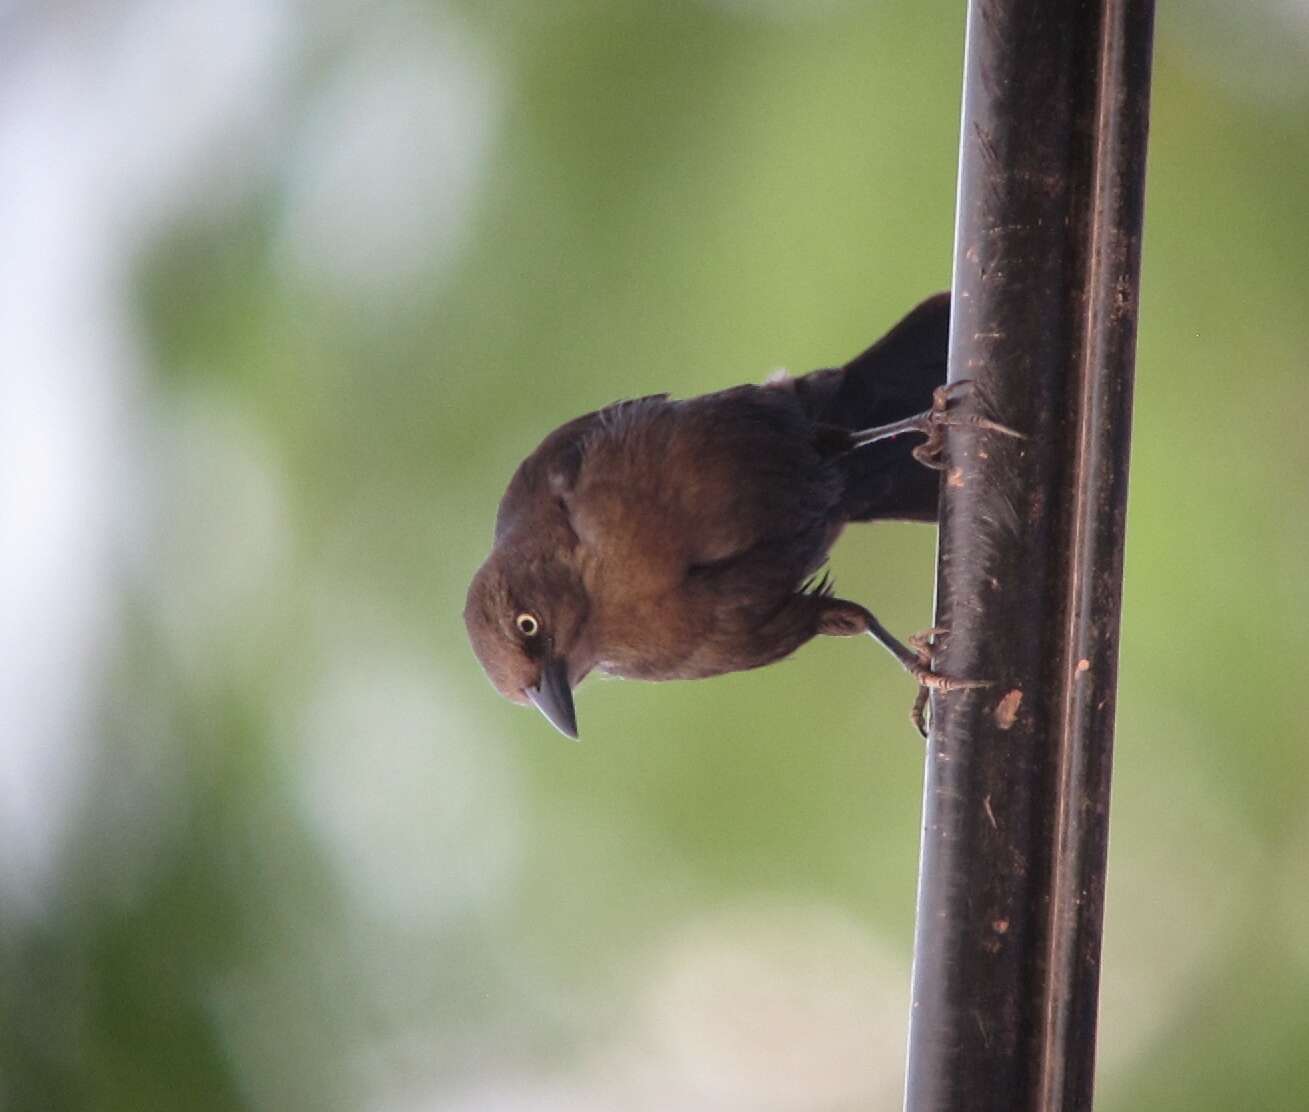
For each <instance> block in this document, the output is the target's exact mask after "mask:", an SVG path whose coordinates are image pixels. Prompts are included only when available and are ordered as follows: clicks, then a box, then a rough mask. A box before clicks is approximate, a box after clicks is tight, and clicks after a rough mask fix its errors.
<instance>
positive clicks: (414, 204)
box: [0, 0, 497, 911]
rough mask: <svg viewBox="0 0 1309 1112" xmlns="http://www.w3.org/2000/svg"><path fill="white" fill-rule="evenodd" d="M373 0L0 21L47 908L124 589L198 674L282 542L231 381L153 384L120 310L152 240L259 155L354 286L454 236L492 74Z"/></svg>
mask: <svg viewBox="0 0 1309 1112" xmlns="http://www.w3.org/2000/svg"><path fill="white" fill-rule="evenodd" d="M367 7H368V6H367V5H362V6H358V5H349V4H324V5H313V4H296V3H291V2H287V0H200V2H194V3H186V4H174V3H170V2H168V0H137V2H123V3H115V4H110V5H106V4H98V3H89V2H70V3H51V4H47V3H32V4H26V5H24V4H14V5H9V6H8V7H7V9H6V10H5V12H4V13H3V15H2V16H0V19H3V26H0V38H2V39H3V53H4V65H3V67H0V243H2V244H3V253H4V258H3V265H2V266H0V337H2V338H3V345H4V359H3V369H2V373H0V660H3V662H4V667H3V668H2V669H0V716H2V717H0V740H2V742H3V744H2V745H0V898H2V899H3V902H4V903H5V905H6V906H7V907H8V908H10V909H20V908H27V909H28V910H29V911H39V910H40V909H41V907H42V906H43V905H44V904H45V902H46V897H47V895H48V889H49V886H50V884H51V883H52V878H53V876H54V874H55V872H56V870H57V869H58V867H59V863H60V855H61V851H62V847H63V845H64V841H65V839H66V835H67V831H68V829H69V827H70V824H71V823H72V822H73V821H74V820H75V817H76V814H77V811H78V808H79V805H80V804H81V803H82V792H83V790H84V787H85V781H86V775H87V770H88V768H89V766H90V763H91V762H92V761H93V760H94V758H95V752H96V747H97V741H98V738H97V718H98V715H99V713H100V711H101V710H102V708H103V705H104V700H105V699H106V697H107V691H106V686H105V668H106V666H107V662H108V658H109V656H110V653H111V651H112V649H113V646H114V644H115V640H116V637H117V636H118V632H119V631H118V628H117V623H118V622H119V621H120V619H121V617H122V614H121V612H120V605H119V599H120V595H119V592H120V591H121V590H122V589H123V588H124V586H125V585H134V586H135V587H136V588H138V589H142V590H143V591H144V593H145V595H146V601H147V602H148V603H150V604H152V605H155V606H157V607H158V610H157V617H158V619H159V621H160V623H161V627H162V629H163V630H164V632H165V635H166V636H168V638H169V641H170V645H171V648H172V650H173V651H174V652H175V654H176V657H177V663H178V665H179V667H181V668H182V670H183V672H188V671H189V672H190V673H191V674H192V675H198V674H203V672H204V670H205V668H206V667H208V666H210V665H211V664H212V661H206V660H188V657H191V656H194V654H195V653H197V652H202V653H211V654H212V653H215V652H222V651H224V650H230V649H231V648H232V647H233V639H234V638H239V637H240V636H241V634H242V631H243V630H244V629H246V628H247V626H248V623H249V622H252V621H253V622H255V623H256V624H258V623H259V622H260V621H261V620H262V619H264V618H265V616H266V613H267V611H266V606H267V602H268V597H269V594H270V590H272V585H273V584H275V583H276V582H277V581H278V580H279V579H280V577H281V576H282V574H283V572H284V571H285V559H286V557H287V554H288V552H289V551H290V549H291V548H292V546H293V543H294V542H293V538H292V537H291V536H290V535H289V534H290V528H291V527H290V524H289V520H288V516H287V507H286V506H285V504H284V502H283V499H282V495H281V489H282V487H283V486H284V480H283V479H282V477H281V475H280V469H279V463H278V460H277V455H276V451H275V449H274V447H273V446H272V444H271V443H270V442H269V441H268V439H267V437H266V436H265V435H263V434H262V433H261V432H260V431H259V430H258V429H257V427H256V426H255V425H254V424H253V423H252V422H251V421H250V419H249V417H248V416H247V415H246V414H245V413H244V412H243V411H242V408H241V405H240V403H239V402H238V401H237V400H236V399H235V398H233V397H228V396H225V395H224V392H223V391H222V389H221V388H218V387H215V388H214V389H213V390H211V391H207V392H206V393H205V394H204V395H203V396H195V397H190V398H188V397H186V396H185V395H183V396H180V397H177V396H175V397H173V398H172V399H171V400H170V401H168V402H166V403H165V404H160V403H159V401H158V400H157V398H156V397H155V396H154V391H153V390H152V380H153V379H154V378H155V376H157V375H158V374H160V373H161V372H164V371H166V370H167V368H160V367H156V366H152V365H151V362H150V360H151V357H150V354H149V352H148V350H147V346H146V345H145V343H144V342H143V338H142V336H141V335H140V333H139V322H138V321H137V320H136V319H135V318H134V315H133V309H134V306H133V302H132V296H133V288H132V283H133V278H134V267H135V266H136V265H137V263H138V261H139V260H140V259H141V257H142V255H143V254H144V253H145V252H146V251H148V250H149V249H150V248H151V247H152V246H153V245H154V244H156V243H157V242H158V241H159V239H160V237H162V236H163V235H165V234H166V233H167V232H168V231H169V230H170V229H171V228H172V227H174V226H175V225H177V224H179V223H181V222H191V223H195V222H201V223H203V222H205V221H208V220H213V219H216V218H217V217H218V216H219V214H221V213H223V212H225V211H227V209H228V208H229V207H230V206H232V205H234V204H237V203H240V202H242V201H244V200H246V199H247V198H248V196H249V195H250V194H251V193H252V192H253V191H255V190H259V189H263V188H268V187H269V186H270V178H272V177H274V176H275V175H284V176H285V177H284V179H283V180H281V181H274V182H272V183H271V184H272V185H273V186H274V188H275V189H276V190H277V194H278V196H279V197H280V198H281V200H282V206H281V210H282V217H281V222H282V225H283V229H284V231H283V235H282V241H281V249H282V251H283V253H284V254H285V257H286V258H287V259H288V261H289V262H290V263H292V264H294V265H295V266H296V267H297V268H298V269H299V271H300V272H301V274H302V275H305V276H308V277H310V278H312V279H315V280H320V281H322V280H326V281H331V282H333V283H334V284H335V286H336V290H337V292H338V293H339V294H341V295H342V296H346V295H350V294H359V295H366V294H368V293H369V292H370V291H371V292H373V293H378V294H381V295H383V300H384V299H385V295H387V294H389V295H391V296H400V295H401V294H402V291H403V288H404V284H405V281H406V280H408V279H410V278H412V277H413V274H414V272H415V270H416V269H417V268H419V267H422V268H426V269H428V270H431V269H432V268H439V267H441V266H442V265H444V264H445V263H446V262H448V261H449V260H450V259H451V258H452V257H453V253H454V252H455V250H456V249H457V247H458V245H459V243H460V242H461V239H462V238H463V237H464V236H466V230H465V229H466V226H467V224H468V219H469V213H470V205H471V198H472V196H473V187H474V185H475V183H476V181H477V177H478V172H479V167H481V166H482V165H483V164H484V162H485V157H486V154H487V150H488V147H489V143H490V140H491V135H492V134H493V130H492V127H493V120H492V117H493V106H494V104H495V103H496V101H497V97H496V95H495V89H496V81H495V78H494V76H493V74H492V71H491V70H490V69H489V67H488V65H487V62H486V59H485V58H484V57H482V56H481V55H480V54H478V53H477V52H476V50H475V45H476V44H475V43H474V41H473V40H472V39H471V38H470V37H469V36H468V35H467V34H465V33H464V32H463V30H462V28H461V27H460V26H459V24H458V23H457V22H456V21H454V19H453V18H448V17H443V16H442V13H441V9H439V8H437V9H435V10H434V11H433V10H431V9H423V8H418V7H414V8H406V7H398V8H391V9H388V11H387V12H386V13H385V18H380V19H379V18H377V16H376V13H374V14H373V16H372V17H371V18H369V19H368V20H367V21H363V20H359V19H358V18H357V17H358V16H360V15H362V14H364V13H363V11H362V9H363V8H367ZM313 51H330V52H335V53H337V54H338V55H339V56H340V57H341V59H342V60H341V62H340V64H339V66H337V67H336V68H335V71H334V72H335V73H336V75H337V76H336V77H335V78H334V79H333V80H332V81H329V82H328V83H327V84H326V86H325V87H323V88H315V87H311V86H309V85H308V84H307V83H306V82H305V80H304V78H303V75H302V69H303V67H304V65H305V62H306V60H307V58H308V56H309V55H310V54H311V53H312V52H313ZM288 151H289V152H290V153H291V156H290V157H289V158H288V157H286V155H287V152H288ZM145 794H146V795H147V796H148V795H149V793H148V792H147V793H145ZM160 794H163V793H160ZM140 802H141V804H142V805H143V806H144V807H145V808H146V809H147V810H148V809H149V808H150V806H151V805H152V801H151V800H150V799H149V798H143V799H142V800H141V801H140ZM153 802H154V803H156V804H157V803H159V802H160V801H159V800H155V801H153ZM140 821H141V822H142V823H145V824H147V825H148V824H149V822H150V819H149V818H148V817H146V816H142V817H141V819H140ZM138 849H139V846H138Z"/></svg>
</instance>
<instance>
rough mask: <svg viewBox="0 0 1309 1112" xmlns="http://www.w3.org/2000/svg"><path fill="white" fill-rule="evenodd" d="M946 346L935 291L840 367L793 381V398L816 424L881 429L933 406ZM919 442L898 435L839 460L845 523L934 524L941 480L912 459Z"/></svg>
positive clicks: (946, 318)
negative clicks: (843, 479) (861, 352)
mask: <svg viewBox="0 0 1309 1112" xmlns="http://www.w3.org/2000/svg"><path fill="white" fill-rule="evenodd" d="M949 343H950V295H949V294H948V293H938V294H936V295H935V296H934V297H929V298H928V299H927V300H926V301H924V302H923V303H922V304H921V305H919V306H918V307H917V308H916V309H914V310H913V311H912V312H910V313H909V315H908V316H906V317H905V318H904V319H903V320H902V321H900V323H899V324H897V325H896V326H895V327H894V328H892V329H891V331H890V332H888V333H887V334H886V335H885V336H883V337H882V338H881V339H880V340H878V341H877V343H875V344H873V346H872V347H870V348H869V349H868V350H867V351H865V352H864V353H863V354H862V355H859V356H856V357H855V358H854V359H852V360H850V362H849V363H847V364H846V365H845V366H844V367H836V368H832V369H830V370H824V371H814V372H812V373H811V374H807V375H804V376H803V377H802V378H799V379H796V380H795V386H796V394H797V395H798V397H799V398H800V399H801V402H802V404H803V405H804V406H805V410H806V412H807V413H808V414H809V416H811V417H812V418H813V419H814V420H815V421H816V422H818V423H819V424H820V425H827V426H835V427H838V428H842V429H850V430H854V429H867V428H873V427H875V426H878V425H887V424H890V423H891V422H892V421H899V420H901V419H902V418H904V417H911V416H913V415H914V414H916V413H922V412H924V411H925V410H927V409H929V408H930V407H931V405H932V392H933V391H934V390H935V389H936V388H937V387H938V386H940V385H941V384H942V383H944V382H945V365H946V354H947V351H948V348H949ZM918 442H919V438H918V437H915V436H901V437H897V438H895V439H893V440H884V441H880V442H878V443H875V444H869V445H868V446H867V447H864V448H859V449H857V450H856V451H853V452H849V453H847V454H845V455H843V456H842V457H841V458H840V464H841V467H842V469H843V471H844V472H845V479H846V484H845V496H844V503H843V507H842V508H843V510H844V511H845V513H846V515H847V516H848V518H849V520H851V521H876V520H879V519H900V520H908V521H935V520H936V515H937V501H938V497H939V493H940V475H939V473H938V472H936V471H933V470H931V469H930V468H927V467H924V466H923V465H922V464H921V463H919V462H918V461H917V460H916V459H914V458H913V455H912V451H913V448H914V446H915V444H917V443H918Z"/></svg>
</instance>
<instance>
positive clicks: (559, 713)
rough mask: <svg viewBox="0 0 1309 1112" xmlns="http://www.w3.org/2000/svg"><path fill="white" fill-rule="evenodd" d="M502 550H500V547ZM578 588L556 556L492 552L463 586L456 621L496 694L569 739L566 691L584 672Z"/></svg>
mask: <svg viewBox="0 0 1309 1112" xmlns="http://www.w3.org/2000/svg"><path fill="white" fill-rule="evenodd" d="M506 549H507V550H506ZM589 609H590V607H589V603H588V598H587V593H586V588H585V586H584V585H583V583H582V581H581V578H580V577H579V576H578V575H577V573H576V571H575V570H574V569H572V568H571V567H569V566H568V565H567V564H565V563H564V562H562V561H560V560H558V559H551V558H548V557H541V558H535V557H532V556H523V555H522V554H520V553H518V552H516V551H514V546H505V548H500V547H497V549H496V551H494V552H492V553H491V556H490V557H489V558H488V559H487V561H486V563H484V564H483V565H482V566H481V567H480V568H478V570H477V574H476V575H475V576H474V577H473V582H472V585H471V586H470V587H469V588H468V602H467V605H465V607H464V623H465V624H466V625H467V626H468V639H469V641H471V642H472V645H473V652H475V653H476V654H477V659H478V660H480V661H481V662H482V667H483V668H484V669H485V670H486V674H487V676H488V677H489V678H490V680H491V682H492V683H493V684H495V687H496V690H497V691H499V692H500V694H501V695H503V696H505V698H507V699H512V700H513V701H514V702H515V703H523V704H526V703H531V704H532V705H533V706H535V707H536V709H537V710H539V711H540V712H541V713H542V714H544V715H545V716H546V718H547V719H549V721H550V723H551V724H552V725H553V726H554V727H555V728H556V729H557V730H559V732H560V733H562V734H564V735H566V736H567V737H571V738H576V737H577V715H576V712H575V711H574V709H573V688H574V687H575V686H577V684H579V683H580V682H581V681H582V679H583V677H584V676H585V675H586V673H587V672H589V671H590V669H591V661H590V660H589V654H588V653H587V651H586V649H585V645H584V642H585V634H586V619H587V615H588V612H589Z"/></svg>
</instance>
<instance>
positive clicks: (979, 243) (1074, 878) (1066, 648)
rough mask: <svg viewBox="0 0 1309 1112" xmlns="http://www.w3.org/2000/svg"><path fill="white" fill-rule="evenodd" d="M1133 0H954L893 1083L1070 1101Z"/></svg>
mask: <svg viewBox="0 0 1309 1112" xmlns="http://www.w3.org/2000/svg"><path fill="white" fill-rule="evenodd" d="M1153 8H1154V5H1153V0H971V2H970V4H969V10H968V33H967V49H966V61H965V75H964V112H963V131H962V140H961V155H960V174H959V199H958V214H957V227H956V240H955V270H954V319H953V322H952V335H951V343H950V378H951V379H952V380H958V379H964V378H967V379H973V380H975V381H976V383H977V390H976V394H977V400H979V401H983V402H984V403H985V405H986V407H987V408H988V409H989V410H990V411H991V415H993V416H995V417H996V418H997V419H999V420H1000V421H1002V422H1004V423H1005V424H1007V425H1010V426H1012V427H1014V428H1016V429H1019V430H1021V431H1022V432H1024V433H1025V434H1026V435H1027V439H1026V440H1022V441H1019V440H1011V439H1008V438H1006V437H1003V436H999V435H995V434H990V433H978V432H971V431H966V430H962V429H957V428H956V429H951V430H950V433H949V437H948V456H947V459H948V469H947V471H946V476H945V482H944V485H943V495H942V510H941V532H940V542H939V544H940V548H939V563H938V595H937V624H938V625H940V626H943V627H946V628H947V629H948V630H949V631H950V633H949V637H948V640H947V641H946V643H945V646H944V649H943V650H942V651H941V652H939V653H938V655H937V659H936V662H935V667H936V669H937V670H938V671H940V672H943V673H946V674H948V675H954V676H960V677H966V678H977V679H987V680H991V681H993V683H992V686H991V687H989V688H986V689H984V690H981V691H957V692H953V693H950V694H946V695H937V696H934V697H933V725H932V731H931V737H930V740H929V745H928V757H927V771H926V782H925V789H924V808H923V809H924V830H923V846H922V863H921V872H920V877H919V890H918V926H917V937H916V944H915V954H914V976H913V1010H912V1016H911V1021H910V1039H909V1064H908V1075H907V1086H906V1108H907V1109H909V1110H910V1112H925V1110H929V1109H930V1110H932V1112H936V1110H943V1109H965V1108H966V1109H970V1110H972V1109H1003V1110H1005V1112H1012V1110H1015V1109H1042V1110H1046V1109H1085V1108H1089V1107H1090V1106H1091V1093H1092V1078H1093V1072H1094V1061H1095V1019H1096V997H1097V992H1098V988H1099V962H1100V932H1101V919H1102V914H1103V906H1104V877H1105V855H1106V842H1107V837H1108V805H1109V774H1110V762H1111V753H1112V742H1113V715H1114V696H1115V686H1116V670H1117V656H1118V629H1119V608H1120V598H1121V589H1122V566H1123V538H1124V517H1125V512H1126V500H1127V459H1128V440H1129V431H1130V417H1131V398H1132V370H1133V356H1134V349H1135V340H1136V310H1137V285H1138V274H1139V263H1140V247H1141V213H1142V197H1143V191H1144V178H1145V148H1146V129H1147V120H1148V106H1149V88H1150V55H1151V41H1152V30H1153V16H1154V11H1153Z"/></svg>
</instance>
